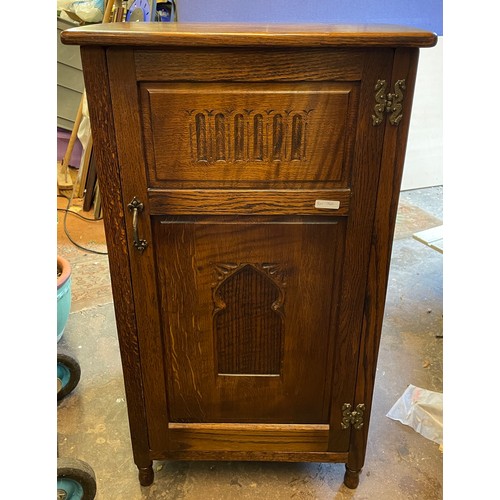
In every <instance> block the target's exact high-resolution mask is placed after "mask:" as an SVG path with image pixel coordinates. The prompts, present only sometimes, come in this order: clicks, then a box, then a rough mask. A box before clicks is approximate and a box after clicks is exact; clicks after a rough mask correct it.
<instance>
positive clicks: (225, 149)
mask: <svg viewBox="0 0 500 500" xmlns="http://www.w3.org/2000/svg"><path fill="white" fill-rule="evenodd" d="M312 111H313V110H312V109H306V110H300V111H293V110H282V111H279V110H274V109H267V110H262V111H260V110H252V109H244V110H223V111H217V110H210V109H204V110H199V111H198V110H186V114H187V115H188V116H189V119H190V124H189V127H188V130H189V134H190V141H189V143H190V148H191V158H192V160H193V161H194V162H197V163H199V162H201V163H215V162H238V161H262V162H281V161H286V162H305V161H307V121H308V116H309V115H310V113H311V112H312Z"/></svg>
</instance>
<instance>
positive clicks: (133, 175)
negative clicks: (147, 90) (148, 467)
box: [107, 48, 168, 449]
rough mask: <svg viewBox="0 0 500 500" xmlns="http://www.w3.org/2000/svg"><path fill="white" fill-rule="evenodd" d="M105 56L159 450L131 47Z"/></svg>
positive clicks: (162, 410)
mask: <svg viewBox="0 0 500 500" xmlns="http://www.w3.org/2000/svg"><path fill="white" fill-rule="evenodd" d="M107 60H108V68H109V74H110V81H111V82H112V84H111V100H112V103H113V114H114V116H113V120H114V125H115V134H116V142H117V145H118V161H119V164H120V169H119V172H120V181H121V184H122V200H121V201H122V204H123V205H122V206H123V212H124V215H125V225H126V229H127V234H128V235H130V236H129V239H128V252H129V255H130V272H131V276H132V280H133V296H134V304H135V311H136V319H137V332H138V341H139V348H140V359H141V372H138V373H141V374H142V380H143V384H144V391H145V405H146V418H147V424H148V435H149V440H150V446H151V449H164V448H165V447H166V446H167V442H166V440H167V434H166V433H165V426H166V425H167V423H168V417H167V411H168V410H167V402H166V396H165V392H166V391H165V380H164V369H163V357H162V351H163V346H162V341H161V337H160V335H159V334H158V332H159V330H160V328H159V311H158V300H157V287H156V270H155V259H154V248H153V245H152V244H151V242H152V233H151V222H150V218H149V214H150V207H149V200H148V196H147V181H146V171H145V168H144V164H145V157H144V151H143V143H142V134H141V124H140V116H139V95H138V88H137V80H136V75H135V66H134V55H133V51H132V50H129V49H121V48H113V49H108V50H107ZM134 198H136V199H138V200H140V202H142V203H143V209H142V211H140V213H138V214H137V217H136V223H137V227H136V228H134V216H133V214H132V212H131V210H130V206H129V204H130V203H131V202H132V201H133V200H134ZM133 235H135V236H137V237H138V238H139V237H140V239H144V240H145V241H146V242H148V245H147V246H146V248H145V249H144V250H142V251H139V250H138V249H137V248H136V246H135V245H134V238H133ZM138 373H137V374H136V376H138Z"/></svg>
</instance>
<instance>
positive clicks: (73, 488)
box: [57, 458, 97, 500]
mask: <svg viewBox="0 0 500 500" xmlns="http://www.w3.org/2000/svg"><path fill="white" fill-rule="evenodd" d="M96 492H97V483H96V479H95V473H94V471H93V469H92V467H90V465H89V464H88V463H86V462H84V461H82V460H78V459H76V458H58V459H57V498H58V500H59V499H60V500H93V499H94V498H95V495H96Z"/></svg>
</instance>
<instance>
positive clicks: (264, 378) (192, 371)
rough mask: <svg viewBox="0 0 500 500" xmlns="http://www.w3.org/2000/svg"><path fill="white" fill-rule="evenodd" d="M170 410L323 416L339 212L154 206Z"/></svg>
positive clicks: (209, 415)
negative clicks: (201, 212)
mask: <svg viewBox="0 0 500 500" xmlns="http://www.w3.org/2000/svg"><path fill="white" fill-rule="evenodd" d="M153 231H154V236H153V240H154V245H155V254H156V265H157V280H158V287H159V304H160V311H161V320H160V321H161V336H162V340H163V345H164V358H165V366H166V372H167V373H166V376H167V381H168V384H167V387H168V406H169V417H170V421H172V422H267V423H327V422H328V415H329V403H330V394H329V384H328V381H329V380H330V379H331V350H332V348H333V346H334V344H335V338H336V332H337V327H336V322H337V316H336V305H337V302H338V297H339V292H340V290H341V288H342V284H341V278H340V276H341V272H340V271H341V270H340V264H341V262H342V253H343V246H344V231H345V221H344V220H343V219H341V218H333V217H332V218H330V217H311V218H309V219H308V218H288V219H287V218H284V217H282V218H272V217H237V218H227V217H226V218H224V217H206V218H199V217H192V216H186V217H176V218H174V217H155V218H154V220H153Z"/></svg>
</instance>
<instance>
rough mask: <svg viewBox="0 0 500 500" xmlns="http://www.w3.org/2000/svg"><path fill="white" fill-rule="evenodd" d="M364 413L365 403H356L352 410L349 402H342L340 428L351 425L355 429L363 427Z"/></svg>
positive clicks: (346, 427)
mask: <svg viewBox="0 0 500 500" xmlns="http://www.w3.org/2000/svg"><path fill="white" fill-rule="evenodd" d="M364 413H365V405H364V404H363V403H361V404H359V405H357V406H356V409H355V410H352V405H350V404H349V403H344V404H343V405H342V422H341V424H340V426H341V427H342V429H348V428H349V427H350V426H351V425H352V426H353V427H354V428H355V429H361V427H363V415H364Z"/></svg>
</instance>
